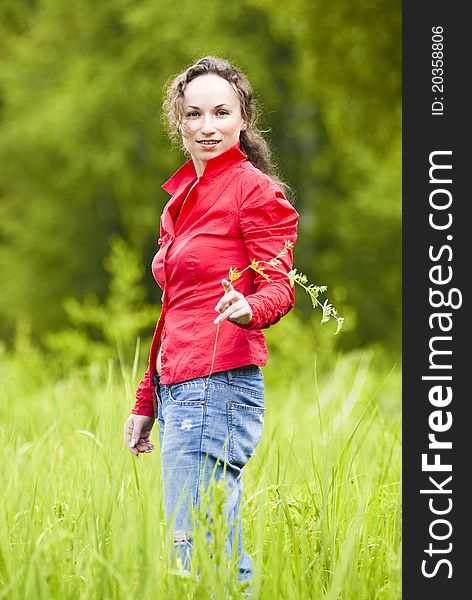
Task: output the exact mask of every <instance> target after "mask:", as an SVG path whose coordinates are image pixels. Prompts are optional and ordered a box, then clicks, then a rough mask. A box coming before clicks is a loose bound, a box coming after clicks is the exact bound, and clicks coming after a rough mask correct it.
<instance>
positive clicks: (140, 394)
mask: <svg viewBox="0 0 472 600" xmlns="http://www.w3.org/2000/svg"><path fill="white" fill-rule="evenodd" d="M158 336H159V321H158V322H157V325H156V328H155V330H154V335H153V339H152V343H151V348H150V351H149V359H148V367H147V369H146V372H145V373H144V377H143V378H142V380H141V382H140V384H139V386H138V389H137V390H136V402H135V403H134V406H133V409H132V410H131V412H132V413H133V414H134V415H144V416H146V417H154V418H157V398H156V386H155V385H154V383H153V381H152V375H151V373H152V372H153V371H152V370H151V364H152V361H153V360H155V349H156V342H157V338H158Z"/></svg>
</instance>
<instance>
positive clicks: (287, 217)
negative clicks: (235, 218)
mask: <svg viewBox="0 0 472 600" xmlns="http://www.w3.org/2000/svg"><path fill="white" fill-rule="evenodd" d="M298 218H299V215H298V213H297V211H296V210H295V209H294V208H293V206H292V205H291V204H290V202H289V201H288V200H287V199H286V198H285V196H284V194H283V193H282V191H281V190H280V188H279V187H278V186H276V185H275V184H273V183H270V184H266V185H261V184H259V185H258V186H257V187H256V189H254V190H253V191H252V192H251V193H250V194H248V196H247V197H246V198H245V199H244V200H243V202H242V203H241V207H240V214H239V225H240V228H241V233H242V237H243V240H244V244H245V246H246V251H247V254H248V257H249V260H250V261H252V260H253V259H255V260H256V261H267V262H268V261H270V260H271V259H273V258H274V257H275V256H277V255H278V254H279V253H280V251H281V250H283V248H284V245H285V242H286V241H290V242H291V243H292V244H295V242H296V239H297V225H298ZM279 260H280V264H278V265H276V266H272V265H269V264H266V263H261V262H260V263H259V266H260V267H261V268H262V269H263V270H264V273H265V274H266V275H267V276H268V277H269V278H270V281H267V280H266V279H265V278H264V276H263V275H261V274H259V273H256V272H255V279H254V285H255V286H256V288H257V289H256V292H255V293H253V294H249V295H247V296H246V300H247V301H248V303H249V305H250V307H251V309H252V319H251V321H250V322H249V323H247V324H246V325H239V324H237V323H236V325H238V326H239V327H242V328H243V329H264V328H267V327H270V326H271V325H274V324H275V323H277V321H279V320H280V319H281V318H282V317H283V316H284V315H285V314H287V313H288V312H289V311H290V310H291V309H292V308H293V306H294V304H295V295H294V289H293V288H292V286H291V285H290V281H289V278H288V273H289V271H290V270H291V269H292V264H293V259H292V250H288V252H287V253H286V254H285V255H284V256H282V257H280V258H279Z"/></svg>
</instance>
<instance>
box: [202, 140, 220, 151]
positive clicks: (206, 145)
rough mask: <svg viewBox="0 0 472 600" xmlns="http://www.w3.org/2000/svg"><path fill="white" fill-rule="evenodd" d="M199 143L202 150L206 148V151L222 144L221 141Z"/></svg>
mask: <svg viewBox="0 0 472 600" xmlns="http://www.w3.org/2000/svg"><path fill="white" fill-rule="evenodd" d="M198 143H199V144H200V146H201V147H202V148H205V150H207V149H208V150H211V149H212V148H214V147H215V146H216V145H217V144H219V143H220V140H199V141H198Z"/></svg>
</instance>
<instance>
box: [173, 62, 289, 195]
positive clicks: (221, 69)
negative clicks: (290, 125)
mask: <svg viewBox="0 0 472 600" xmlns="http://www.w3.org/2000/svg"><path fill="white" fill-rule="evenodd" d="M208 74H214V75H219V76H220V77H222V78H223V79H226V81H228V82H229V83H230V84H231V85H232V87H233V89H234V91H235V92H236V94H237V96H238V98H239V101H240V105H241V116H242V118H243V120H244V122H245V123H246V125H247V126H246V129H244V130H242V131H241V133H240V135H239V140H240V147H241V150H242V151H243V152H244V153H245V154H246V155H247V157H248V159H249V160H250V161H251V163H252V164H253V165H254V166H255V167H257V168H258V169H260V170H261V171H262V172H263V173H265V174H266V175H268V176H269V177H270V178H271V179H272V180H273V181H274V182H275V183H276V184H277V185H278V186H279V187H281V188H282V191H283V192H284V194H285V195H286V196H287V198H289V199H290V200H292V198H293V190H292V188H291V187H290V186H289V185H288V184H287V183H286V182H285V181H283V180H282V179H281V178H280V177H279V175H278V173H277V169H276V166H275V165H274V162H273V160H272V156H271V151H270V148H269V145H268V143H267V142H266V140H265V139H264V138H263V136H262V132H261V131H260V130H259V129H258V128H257V125H256V122H257V118H258V114H259V111H258V106H257V103H256V101H255V99H254V95H253V91H252V87H251V84H250V83H249V80H248V79H247V77H246V76H245V75H244V74H243V73H242V72H241V71H240V70H239V69H238V68H237V67H235V66H234V65H232V64H231V63H230V62H229V61H227V60H225V59H223V58H217V57H215V56H205V57H204V58H201V59H200V60H199V61H197V62H196V63H194V64H193V65H191V66H190V67H188V68H187V69H185V70H184V71H182V72H181V73H179V74H178V75H176V76H172V77H170V78H169V80H168V81H167V83H166V85H165V87H164V91H165V96H164V101H163V104H162V108H163V121H164V125H165V127H166V129H167V132H168V134H169V137H170V139H171V140H172V141H173V142H177V143H178V145H179V147H180V149H181V150H183V151H184V152H185V151H186V150H185V147H184V146H183V144H182V136H181V125H182V120H183V116H184V115H183V102H182V101H183V97H184V92H185V88H186V87H187V84H188V83H190V82H191V81H192V80H193V79H195V78H197V77H199V76H200V75H208Z"/></svg>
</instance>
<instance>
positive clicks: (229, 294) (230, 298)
mask: <svg viewBox="0 0 472 600" xmlns="http://www.w3.org/2000/svg"><path fill="white" fill-rule="evenodd" d="M221 283H222V285H223V288H224V290H225V295H224V296H223V297H222V298H221V299H220V301H219V302H218V304H217V305H216V306H215V310H216V312H219V313H220V314H219V316H218V317H216V319H215V320H214V321H213V323H214V324H215V325H216V324H217V323H220V322H221V321H224V320H225V319H230V320H231V321H234V322H235V323H239V324H240V325H246V324H247V323H249V321H250V320H251V319H252V310H251V307H250V306H249V303H248V301H247V300H246V298H245V297H244V296H243V295H242V294H241V293H240V292H237V291H236V290H235V289H234V288H233V286H232V285H231V283H230V282H229V281H227V280H226V279H222V280H221Z"/></svg>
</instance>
